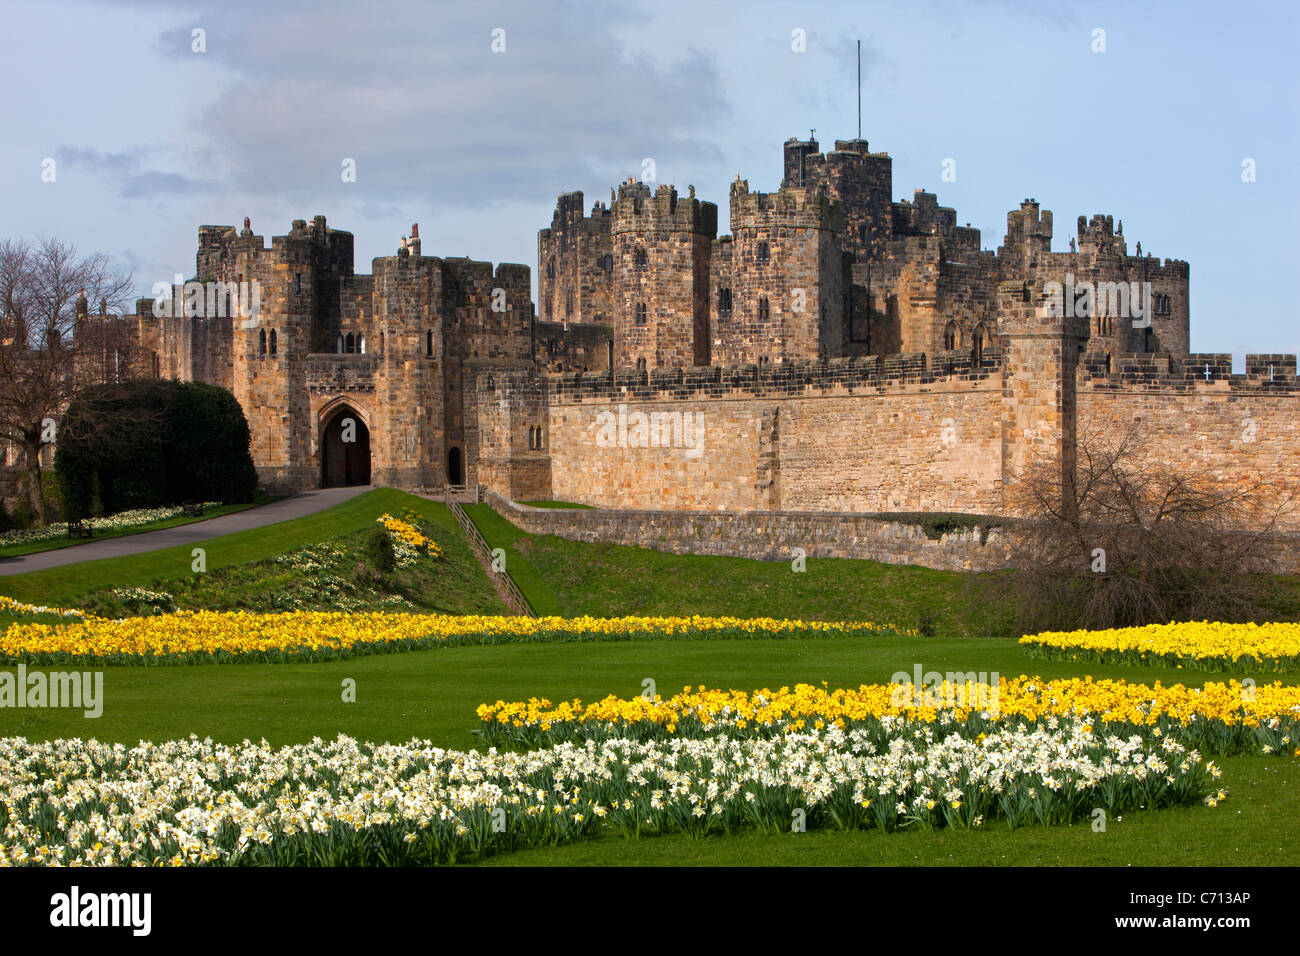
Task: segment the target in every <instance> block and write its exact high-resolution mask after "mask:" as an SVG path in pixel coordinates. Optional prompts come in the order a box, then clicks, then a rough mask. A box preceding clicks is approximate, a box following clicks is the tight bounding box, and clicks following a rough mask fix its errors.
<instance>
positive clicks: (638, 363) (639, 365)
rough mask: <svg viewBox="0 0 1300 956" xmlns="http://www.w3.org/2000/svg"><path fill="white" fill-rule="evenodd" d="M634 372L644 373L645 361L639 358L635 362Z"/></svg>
mask: <svg viewBox="0 0 1300 956" xmlns="http://www.w3.org/2000/svg"><path fill="white" fill-rule="evenodd" d="M636 370H637V371H638V372H644V371H645V359H644V358H639V359H637V360H636Z"/></svg>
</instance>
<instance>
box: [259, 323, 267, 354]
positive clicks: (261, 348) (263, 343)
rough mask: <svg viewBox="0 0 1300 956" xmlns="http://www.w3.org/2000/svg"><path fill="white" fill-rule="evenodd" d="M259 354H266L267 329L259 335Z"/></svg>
mask: <svg viewBox="0 0 1300 956" xmlns="http://www.w3.org/2000/svg"><path fill="white" fill-rule="evenodd" d="M257 354H258V355H265V354H266V329H262V330H261V331H260V332H258V333H257Z"/></svg>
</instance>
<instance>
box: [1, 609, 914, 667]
mask: <svg viewBox="0 0 1300 956" xmlns="http://www.w3.org/2000/svg"><path fill="white" fill-rule="evenodd" d="M908 633H911V632H908V631H902V630H898V629H896V628H892V627H888V626H884V625H880V624H872V623H870V622H867V621H838V622H827V621H789V620H777V619H771V618H730V617H621V618H596V617H578V618H561V617H542V618H526V617H502V616H474V615H464V616H453V615H442V614H396V613H385V612H352V613H337V612H327V611H293V612H290V613H285V614H251V613H239V612H218V611H181V612H177V613H175V614H164V615H157V616H151V617H135V618H126V619H123V620H116V621H115V620H107V619H104V618H87V619H85V620H84V621H80V622H76V623H67V624H35V623H32V624H27V623H17V624H13V625H11V626H10V627H9V628H8V629H7V630H6V631H5V632H4V634H3V635H0V663H20V662H21V663H27V664H60V663H100V664H194V663H210V662H227V661H251V662H276V661H308V662H314V661H322V660H335V659H339V658H345V657H352V656H356V655H361V654H379V653H389V652H396V651H412V650H419V649H422V648H428V647H444V646H456V645H464V644H508V643H521V642H530V641H537V642H564V641H575V642H579V641H622V640H742V639H773V638H776V639H780V638H814V637H823V636H838V637H855V636H856V637H870V636H872V635H879V634H908Z"/></svg>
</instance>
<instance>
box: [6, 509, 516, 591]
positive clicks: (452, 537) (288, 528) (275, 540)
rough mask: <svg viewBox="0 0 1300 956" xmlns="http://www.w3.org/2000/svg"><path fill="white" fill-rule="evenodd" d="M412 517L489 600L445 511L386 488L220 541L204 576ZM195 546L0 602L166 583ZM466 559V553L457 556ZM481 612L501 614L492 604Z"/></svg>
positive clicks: (36, 581) (130, 560) (57, 572)
mask: <svg viewBox="0 0 1300 956" xmlns="http://www.w3.org/2000/svg"><path fill="white" fill-rule="evenodd" d="M407 509H412V510H415V511H417V512H419V513H420V514H421V515H423V516H424V517H426V518H427V519H428V520H430V521H431V522H433V523H434V524H435V525H437V526H438V527H439V528H440V529H443V530H445V532H446V534H445V535H444V536H443V537H444V538H445V540H446V541H447V542H448V543H449V545H450V547H451V548H452V555H451V556H452V558H453V559H454V560H458V559H460V558H464V559H465V560H464V561H461V562H459V563H460V564H464V565H465V570H464V574H463V575H462V576H463V577H464V578H465V581H464V582H461V583H462V584H463V586H464V587H465V588H466V589H467V590H474V591H477V592H481V594H483V595H493V593H494V592H493V591H492V585H491V582H489V581H488V579H487V576H486V575H485V574H484V573H483V571H482V569H481V568H479V566H478V564H477V562H476V561H474V560H473V558H472V556H471V555H470V552H469V549H468V545H466V544H465V543H464V540H463V538H462V536H461V533H460V529H459V527H458V526H457V525H456V523H455V521H454V519H453V518H452V517H451V515H450V513H449V512H448V511H447V508H446V505H443V504H440V503H438V502H433V501H429V500H427V499H424V498H419V497H416V496H414V495H408V494H405V493H403V492H400V491H394V490H392V489H387V488H379V489H375V490H374V491H368V492H366V493H365V494H362V495H358V496H357V497H355V498H352V499H349V500H348V501H345V502H342V503H340V504H337V505H335V506H333V507H332V508H327V509H325V510H324V511H320V512H317V513H316V514H313V515H308V516H307V517H304V518H296V519H294V520H292V521H283V522H280V523H278V524H274V525H268V526H267V527H265V528H254V529H251V530H249V531H240V532H237V533H235V534H228V535H223V536H221V537H219V538H213V539H211V540H209V541H205V542H203V543H202V545H201V546H202V547H203V548H204V550H205V551H206V554H207V567H208V570H209V571H216V570H218V569H220V568H229V567H233V566H235V565H245V564H249V563H250V562H254V561H261V560H264V559H266V558H269V557H273V556H275V555H277V554H284V553H285V552H288V551H293V550H295V549H297V548H301V547H304V546H306V545H309V544H314V543H316V542H318V541H321V540H323V539H327V538H330V537H333V536H335V535H339V534H346V533H348V532H352V531H358V530H361V529H363V528H371V527H373V526H374V522H375V519H376V518H377V517H379V515H381V514H383V513H384V512H385V511H395V512H399V513H400V512H402V511H405V510H407ZM192 548H193V546H192V545H180V546H178V547H174V548H166V549H163V550H160V551H150V552H148V553H145V554H139V555H130V556H128V557H123V558H109V559H105V560H102V561H86V562H81V563H78V564H70V565H65V566H63V567H59V568H50V569H48V570H45V571H36V572H32V573H30V574H21V575H13V576H12V577H4V578H0V594H7V595H9V596H10V597H13V598H16V599H17V600H20V601H27V602H29V603H32V604H50V605H54V606H60V607H69V606H75V604H76V601H77V599H78V598H79V597H80V596H82V595H85V594H88V593H90V592H92V591H96V590H99V589H101V588H106V587H131V586H136V587H156V586H160V585H161V584H162V582H165V581H166V580H168V579H174V578H178V577H184V576H188V575H189V574H191V573H192V572H191V571H190V564H191V561H192V560H193V559H192V557H191V550H192ZM462 552H463V553H462ZM483 606H485V607H492V608H500V603H499V602H498V601H496V600H495V597H492V598H491V599H490V600H488V601H487V603H486V604H484V605H483Z"/></svg>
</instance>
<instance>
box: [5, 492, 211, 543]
mask: <svg viewBox="0 0 1300 956" xmlns="http://www.w3.org/2000/svg"><path fill="white" fill-rule="evenodd" d="M220 506H221V502H220V501H205V502H203V507H204V508H205V509H207V508H218V507H220ZM183 510H184V509H183V508H182V507H181V506H180V505H174V506H168V507H165V508H136V509H133V510H131V511H119V512H118V513H117V514H115V515H105V516H104V517H102V518H87V519H86V524H87V525H88V526H89V527H90V528H92V529H93V530H94V531H96V532H100V533H102V532H104V531H120V530H121V529H123V528H134V527H137V526H138V525H146V524H153V523H154V522H155V521H166V520H167V519H168V518H175V517H177V516H178V515H180V514H181V512H182V511H183ZM67 536H68V523H67V522H66V521H60V522H57V523H55V524H48V525H46V526H45V527H43V528H26V529H21V530H17V531H6V532H4V533H3V534H0V548H3V547H5V546H6V545H11V544H34V543H36V542H38V541H51V540H53V539H55V538H66V537H67Z"/></svg>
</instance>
